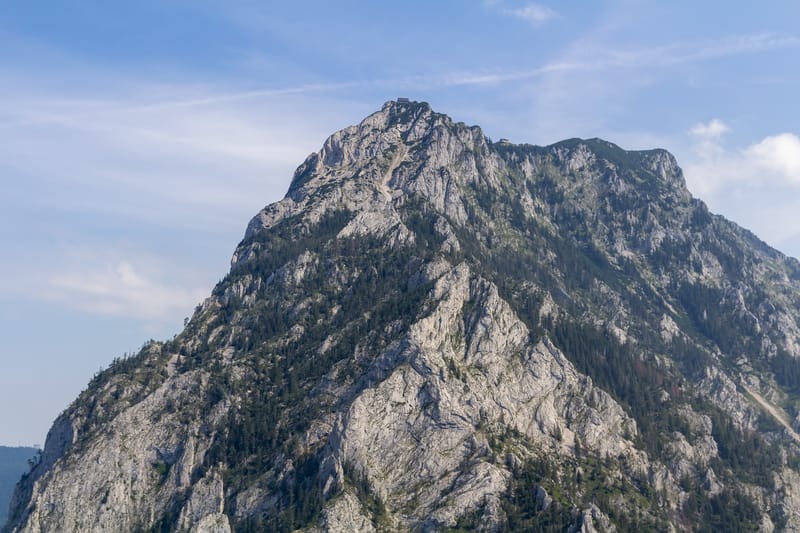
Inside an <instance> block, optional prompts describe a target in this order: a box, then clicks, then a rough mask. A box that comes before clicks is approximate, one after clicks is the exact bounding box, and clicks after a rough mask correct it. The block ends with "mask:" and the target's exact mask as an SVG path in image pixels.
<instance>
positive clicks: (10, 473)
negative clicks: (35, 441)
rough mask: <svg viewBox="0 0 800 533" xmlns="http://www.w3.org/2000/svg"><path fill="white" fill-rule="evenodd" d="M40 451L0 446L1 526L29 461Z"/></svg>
mask: <svg viewBox="0 0 800 533" xmlns="http://www.w3.org/2000/svg"><path fill="white" fill-rule="evenodd" d="M38 451H39V450H38V449H36V448H25V447H19V448H11V447H8V446H0V526H1V525H2V524H4V523H5V521H6V519H7V518H8V504H9V502H10V501H11V495H12V494H13V493H14V485H16V484H17V481H19V479H20V478H21V477H22V474H24V473H25V472H27V471H28V468H29V466H28V459H31V458H33V457H34V456H35V455H36V453H37V452H38Z"/></svg>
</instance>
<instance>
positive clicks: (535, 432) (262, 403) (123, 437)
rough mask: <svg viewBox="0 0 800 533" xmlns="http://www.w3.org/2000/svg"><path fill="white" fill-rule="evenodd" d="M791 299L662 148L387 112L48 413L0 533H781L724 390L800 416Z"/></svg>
mask: <svg viewBox="0 0 800 533" xmlns="http://www.w3.org/2000/svg"><path fill="white" fill-rule="evenodd" d="M798 302H800V264H798V263H797V261H796V260H792V259H789V258H786V257H785V256H783V255H782V254H780V252H777V251H775V250H772V249H771V248H769V247H768V246H767V245H766V244H764V243H763V242H761V241H759V240H758V239H757V238H756V237H755V236H754V235H752V234H751V233H749V232H747V231H746V230H743V229H741V228H739V227H738V226H736V225H735V224H733V223H731V222H728V221H727V220H725V219H724V218H722V217H720V216H718V215H712V214H710V213H709V212H708V209H707V208H706V207H705V204H703V203H702V202H701V201H699V200H696V199H694V198H692V196H691V194H690V193H689V191H688V189H687V188H686V184H685V180H684V179H683V175H682V172H681V170H680V167H679V166H678V164H677V161H676V160H675V158H674V157H673V156H672V155H671V154H669V153H668V152H666V151H664V150H660V149H656V150H646V151H633V152H629V151H625V150H623V149H621V148H619V147H618V146H616V145H614V144H613V143H608V142H607V141H603V140H600V139H589V140H580V139H568V140H565V141H562V142H559V143H555V144H553V145H550V146H546V147H537V146H532V145H513V144H511V143H507V142H497V143H492V142H491V141H490V140H489V139H488V138H487V137H486V136H485V135H484V134H483V132H482V131H481V130H480V128H479V127H477V126H466V125H464V124H463V123H457V122H453V121H452V119H450V118H449V117H447V116H446V115H442V114H439V113H436V112H434V111H433V110H432V109H431V108H430V106H429V105H427V104H425V103H417V102H408V103H405V102H387V103H386V104H384V106H383V107H382V108H381V110H379V111H377V112H376V113H373V114H372V115H370V116H368V117H367V118H365V119H364V120H363V121H362V122H361V123H359V124H358V125H354V126H350V127H348V128H345V129H343V130H341V131H339V132H336V133H334V134H333V135H332V136H331V137H329V138H328V139H327V140H326V141H325V143H324V144H323V147H322V148H321V150H320V151H318V152H316V153H314V154H311V155H310V156H308V157H307V158H306V160H305V161H304V162H303V163H302V164H301V165H300V166H299V167H298V169H297V171H296V172H295V174H294V177H293V178H292V182H291V185H290V186H289V190H288V192H287V195H286V197H285V198H284V199H283V200H281V201H279V202H276V203H274V204H271V205H270V206H267V207H265V208H264V209H263V210H261V211H260V212H259V213H258V214H257V215H256V216H255V217H253V218H252V220H251V221H250V222H249V224H248V225H247V230H246V232H245V236H244V238H243V240H242V242H241V243H240V244H239V245H238V246H237V248H236V251H235V252H234V254H233V257H232V260H231V270H230V272H229V274H228V275H227V276H226V277H225V278H224V279H223V280H222V281H221V282H220V283H219V284H218V285H217V286H216V287H215V288H214V290H213V291H212V295H211V296H210V297H209V298H208V299H206V300H205V301H204V302H203V303H202V304H200V305H199V306H198V308H197V310H196V311H195V314H194V315H193V317H192V319H191V320H190V321H189V323H188V324H187V326H186V328H185V330H184V331H183V332H181V333H180V334H179V335H178V336H177V337H176V338H175V339H174V340H172V341H169V342H167V343H150V344H147V345H145V347H143V349H142V351H141V352H140V353H139V354H137V355H136V356H135V357H133V358H130V359H126V360H120V361H117V362H115V364H113V365H112V367H111V368H110V369H109V370H107V371H104V372H102V373H100V374H99V375H98V376H96V377H95V379H94V380H93V381H92V382H91V383H90V385H89V387H88V388H87V390H86V391H84V393H82V394H81V396H80V397H79V398H78V400H76V402H75V403H73V405H72V406H70V408H69V409H68V410H67V411H65V413H64V414H62V415H61V416H60V417H59V419H58V420H57V421H56V423H55V424H54V426H53V429H52V430H51V432H50V434H49V436H48V442H47V444H46V447H45V450H44V454H43V456H42V461H41V462H40V464H39V465H37V466H36V467H35V468H34V469H33V471H32V472H31V474H30V475H29V476H28V478H26V481H25V482H24V483H22V484H21V485H20V486H19V487H18V490H17V493H16V496H15V505H14V508H13V511H14V512H13V514H12V519H11V522H10V524H9V530H11V531H39V530H44V529H48V528H49V527H51V526H52V525H53V524H58V525H59V526H60V527H64V528H68V529H69V528H72V529H81V530H98V531H99V530H104V529H105V530H108V529H114V530H130V531H134V530H145V531H148V530H191V531H231V530H235V531H249V530H259V529H264V528H268V529H272V530H275V531H292V530H295V529H300V528H304V530H306V531H371V530H415V531H417V530H419V531H430V530H445V529H447V528H451V529H455V530H457V529H458V528H462V529H469V528H477V529H481V530H488V531H504V530H511V531H516V530H529V529H531V528H536V527H545V526H548V525H549V526H553V527H564V528H571V529H574V530H578V529H580V530H584V531H592V530H594V529H599V530H615V529H619V530H628V529H640V530H641V529H647V528H651V529H658V530H663V529H676V528H677V529H687V528H688V529H696V530H708V529H712V530H713V529H719V528H723V529H730V528H732V527H733V528H737V527H755V528H761V529H764V530H772V529H776V528H777V529H782V528H786V529H792V528H797V527H800V494H795V491H794V489H793V487H796V486H800V474H798V472H797V461H796V459H797V457H798V456H799V455H800V448H798V446H797V443H795V442H794V441H793V439H792V437H791V436H790V435H789V434H788V433H786V431H785V430H784V428H783V427H782V426H779V425H778V424H777V423H776V422H774V421H773V420H772V419H770V418H769V417H768V416H767V415H765V414H764V412H763V411H762V409H761V406H760V405H758V404H757V402H755V401H753V400H754V399H755V398H754V397H752V394H753V392H750V393H749V394H750V395H751V396H750V397H748V392H747V391H748V389H749V390H750V391H754V392H756V393H757V394H758V397H761V398H762V400H763V401H765V402H769V405H771V406H772V407H773V408H774V409H776V410H777V409H780V410H782V411H784V414H785V411H786V410H789V411H791V412H792V415H793V416H800V415H799V414H798V405H800V404H798V396H800V364H798V356H800V327H798V323H800V316H799V315H798V311H797V309H798V306H797V303H798ZM776 412H777V411H776ZM787 418H788V416H787ZM792 423H793V425H794V427H795V428H796V427H797V425H798V420H797V419H795V420H793V421H792ZM96 465H100V466H96Z"/></svg>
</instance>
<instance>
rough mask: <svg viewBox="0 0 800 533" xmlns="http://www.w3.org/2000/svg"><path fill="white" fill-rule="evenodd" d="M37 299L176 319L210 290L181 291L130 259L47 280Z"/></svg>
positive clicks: (100, 311) (92, 309)
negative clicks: (147, 273) (150, 273)
mask: <svg viewBox="0 0 800 533" xmlns="http://www.w3.org/2000/svg"><path fill="white" fill-rule="evenodd" d="M43 288H44V289H45V290H44V291H42V292H40V293H39V294H38V296H39V297H40V298H42V299H44V300H47V301H51V302H58V303H60V304H61V305H64V306H66V307H68V308H73V309H76V310H79V311H85V312H90V313H95V314H100V315H112V316H125V317H130V318H138V319H144V320H155V321H159V320H174V318H175V317H176V316H178V315H180V314H184V315H186V314H188V313H189V312H190V310H191V309H192V308H193V307H194V306H195V305H197V304H198V303H200V302H201V300H202V299H203V298H204V297H205V295H207V294H208V288H207V287H197V288H182V287H180V286H177V285H176V284H174V283H169V282H165V281H161V280H159V279H158V278H156V277H151V276H148V275H146V274H144V273H143V272H141V271H140V270H139V268H138V267H137V266H135V265H134V264H133V263H131V262H130V261H129V260H126V259H121V260H118V261H115V262H110V263H105V264H102V265H87V267H85V269H83V270H76V271H72V272H59V273H56V274H53V275H52V276H51V277H49V278H48V279H47V284H46V285H45V287H43Z"/></svg>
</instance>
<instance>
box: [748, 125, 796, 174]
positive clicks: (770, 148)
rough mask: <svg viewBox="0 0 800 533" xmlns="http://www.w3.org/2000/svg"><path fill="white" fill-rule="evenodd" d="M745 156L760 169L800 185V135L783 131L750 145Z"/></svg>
mask: <svg viewBox="0 0 800 533" xmlns="http://www.w3.org/2000/svg"><path fill="white" fill-rule="evenodd" d="M744 157H745V158H746V159H748V160H751V161H752V162H753V164H754V165H755V166H757V167H759V168H760V169H763V170H764V171H766V172H768V173H769V174H772V175H774V176H775V177H777V178H779V179H782V180H783V181H785V182H787V183H791V184H793V185H800V137H798V136H797V135H795V134H793V133H781V134H779V135H773V136H771V137H767V138H765V139H763V140H762V141H760V142H758V143H756V144H754V145H752V146H750V147H748V148H747V149H746V150H745V152H744Z"/></svg>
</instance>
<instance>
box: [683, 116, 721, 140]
mask: <svg viewBox="0 0 800 533" xmlns="http://www.w3.org/2000/svg"><path fill="white" fill-rule="evenodd" d="M729 131H730V128H729V127H728V125H727V124H725V123H724V122H722V121H721V120H720V119H718V118H714V119H711V120H710V121H709V122H708V123H707V124H703V123H702V122H699V123H697V124H695V125H694V126H693V127H692V129H690V130H689V134H690V135H692V136H693V137H697V138H699V139H703V140H708V139H719V138H720V137H722V135H723V134H725V133H727V132H729Z"/></svg>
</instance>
